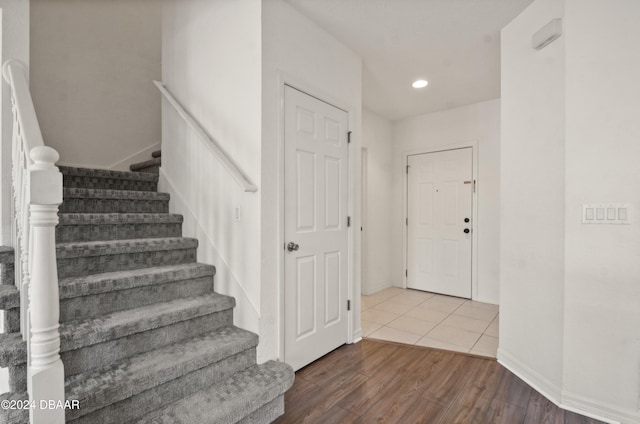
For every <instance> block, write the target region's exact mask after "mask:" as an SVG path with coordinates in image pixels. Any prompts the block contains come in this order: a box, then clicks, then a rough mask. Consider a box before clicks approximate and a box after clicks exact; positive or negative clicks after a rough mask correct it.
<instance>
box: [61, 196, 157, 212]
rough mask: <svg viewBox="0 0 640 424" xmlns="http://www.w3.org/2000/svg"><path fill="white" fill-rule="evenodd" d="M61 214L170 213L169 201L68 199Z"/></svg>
mask: <svg viewBox="0 0 640 424" xmlns="http://www.w3.org/2000/svg"><path fill="white" fill-rule="evenodd" d="M60 212H61V213H168V212H169V201H168V200H149V199H100V198H66V199H64V201H63V202H62V205H60Z"/></svg>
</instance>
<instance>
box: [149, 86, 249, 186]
mask: <svg viewBox="0 0 640 424" xmlns="http://www.w3.org/2000/svg"><path fill="white" fill-rule="evenodd" d="M153 83H154V84H155V85H156V87H158V90H160V93H162V96H163V97H164V98H165V99H166V100H167V101H168V102H169V104H170V105H171V106H173V108H174V109H175V110H176V112H177V113H178V115H179V116H180V117H181V118H182V119H183V120H184V122H186V123H187V125H188V126H189V128H191V130H192V131H193V132H194V133H195V134H196V135H197V136H198V138H199V139H200V140H202V141H203V142H204V143H205V146H207V148H208V149H209V150H210V151H211V152H212V153H213V154H214V156H215V157H216V158H217V159H218V161H220V163H221V164H222V166H224V168H225V169H226V170H227V172H229V174H230V175H231V176H232V177H233V179H234V180H236V182H237V183H238V184H239V185H240V187H242V189H243V190H244V191H245V192H250V193H255V192H257V191H258V187H257V186H256V185H255V184H254V183H253V181H251V178H249V176H248V175H247V173H246V172H244V171H243V170H242V168H241V167H240V165H238V163H237V162H236V161H234V160H233V158H232V157H231V156H229V154H228V153H227V152H226V151H225V150H224V149H223V148H222V146H220V144H218V142H217V141H216V140H214V139H213V137H211V136H210V135H209V134H207V132H206V131H205V130H204V128H202V125H200V124H199V123H198V122H197V121H196V120H195V118H194V117H193V116H191V114H190V113H189V112H187V110H186V109H185V108H184V107H183V106H182V105H181V104H180V102H178V100H176V98H175V97H173V94H171V93H170V92H169V90H167V87H166V85H165V84H164V83H163V82H160V81H154V82H153Z"/></svg>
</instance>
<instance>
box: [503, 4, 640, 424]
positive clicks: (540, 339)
mask: <svg viewBox="0 0 640 424" xmlns="http://www.w3.org/2000/svg"><path fill="white" fill-rule="evenodd" d="M554 18H564V19H563V35H562V36H561V37H560V38H559V39H557V40H556V41H555V42H553V43H552V44H550V45H548V46H547V47H545V48H544V49H542V50H540V51H536V50H533V49H532V48H531V36H532V34H533V33H535V32H536V31H537V30H538V29H540V28H542V27H543V26H544V25H545V24H547V23H548V22H549V21H550V20H551V19H554ZM639 20H640V3H638V2H637V1H635V0H610V1H607V2H602V1H599V0H563V1H558V0H537V1H536V2H534V3H533V4H532V5H531V6H530V7H529V8H528V9H527V10H526V11H525V12H523V13H522V14H521V15H520V16H519V17H518V18H517V19H515V20H514V21H513V22H512V23H511V24H509V25H508V26H507V27H506V28H505V29H504V30H503V31H502V79H503V80H502V168H501V172H502V192H501V200H502V205H501V228H500V231H501V255H500V258H501V285H500V292H501V299H500V300H501V308H500V348H499V350H498V359H499V361H501V362H502V363H503V364H505V365H506V366H507V367H508V368H510V369H511V370H513V371H514V372H515V373H516V374H518V375H519V376H520V377H522V378H524V379H525V381H527V382H528V383H529V384H531V385H533V386H534V387H535V388H536V389H537V390H539V391H541V392H542V393H544V394H545V395H546V396H548V397H550V398H551V399H552V400H554V401H555V402H556V403H559V404H561V405H562V406H565V407H570V408H572V409H574V410H577V411H580V412H583V413H588V414H592V415H594V416H596V417H603V418H605V419H608V420H613V421H617V422H622V423H637V422H640V412H639V411H638V399H639V397H640V390H639V388H640V374H638V364H640V325H639V323H640V307H639V305H640V290H638V281H640V260H639V258H640V243H638V240H640V228H639V227H638V224H639V220H638V216H637V210H638V208H639V207H640V167H638V165H637V158H638V157H639V156H640V144H639V143H638V139H639V137H640V120H638V111H639V110H640V84H638V80H637V76H638V74H640V49H638V40H639V39H640V26H638V25H637V22H638V21H639ZM585 203H627V204H629V206H630V209H631V212H632V214H631V215H630V217H631V218H630V221H631V222H630V225H602V224H595V225H585V224H582V217H581V215H582V205H583V204H585Z"/></svg>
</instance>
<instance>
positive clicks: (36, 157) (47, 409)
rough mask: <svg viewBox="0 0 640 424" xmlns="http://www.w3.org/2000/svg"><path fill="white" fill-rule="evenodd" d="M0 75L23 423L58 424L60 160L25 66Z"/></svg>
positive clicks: (9, 66)
mask: <svg viewBox="0 0 640 424" xmlns="http://www.w3.org/2000/svg"><path fill="white" fill-rule="evenodd" d="M2 75H3V77H4V79H5V81H7V83H9V85H10V86H11V100H12V102H11V103H12V112H13V137H12V152H13V155H12V161H13V163H12V182H11V183H12V193H13V216H14V222H13V231H12V235H13V247H14V249H15V252H16V261H15V282H16V286H17V287H18V290H19V291H20V331H21V332H22V336H23V338H24V339H25V340H26V342H27V354H28V356H27V387H28V392H29V400H30V403H31V405H33V408H31V409H30V410H29V414H30V417H29V419H30V423H31V424H64V420H65V412H64V409H61V408H55V407H54V408H51V406H59V405H64V400H65V397H64V367H63V364H62V361H61V360H60V333H59V331H58V328H59V320H60V298H59V296H58V267H57V264H56V243H55V227H56V225H57V224H58V206H59V205H60V204H61V203H62V174H61V173H60V171H59V170H58V168H57V167H56V166H55V163H56V162H57V161H58V159H59V158H60V156H59V155H58V152H56V151H55V150H54V149H52V148H50V147H47V146H45V145H44V140H43V138H42V132H41V131H40V125H39V124H38V118H37V117H36V112H35V108H34V107H33V100H32V98H31V93H30V91H29V83H28V80H27V69H26V67H25V66H23V65H22V64H21V63H20V62H18V61H16V60H8V61H7V62H5V63H4V65H3V66H2ZM52 402H53V403H52ZM60 402H61V403H60Z"/></svg>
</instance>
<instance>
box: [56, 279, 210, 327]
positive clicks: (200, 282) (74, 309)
mask: <svg viewBox="0 0 640 424" xmlns="http://www.w3.org/2000/svg"><path fill="white" fill-rule="evenodd" d="M212 292H213V277H202V278H196V279H191V280H186V281H185V280H180V281H173V282H170V283H166V284H157V285H150V286H143V287H137V288H134V289H129V290H117V291H110V292H106V293H99V294H95V295H90V296H80V297H74V298H71V299H63V300H62V301H61V303H60V322H68V321H73V320H79V319H91V318H96V317H99V316H102V315H106V314H110V313H112V312H118V311H124V310H127V309H133V308H139V307H142V306H147V305H151V304H154V303H160V302H166V301H169V300H174V299H183V298H186V297H195V296H199V295H203V294H207V293H212Z"/></svg>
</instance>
